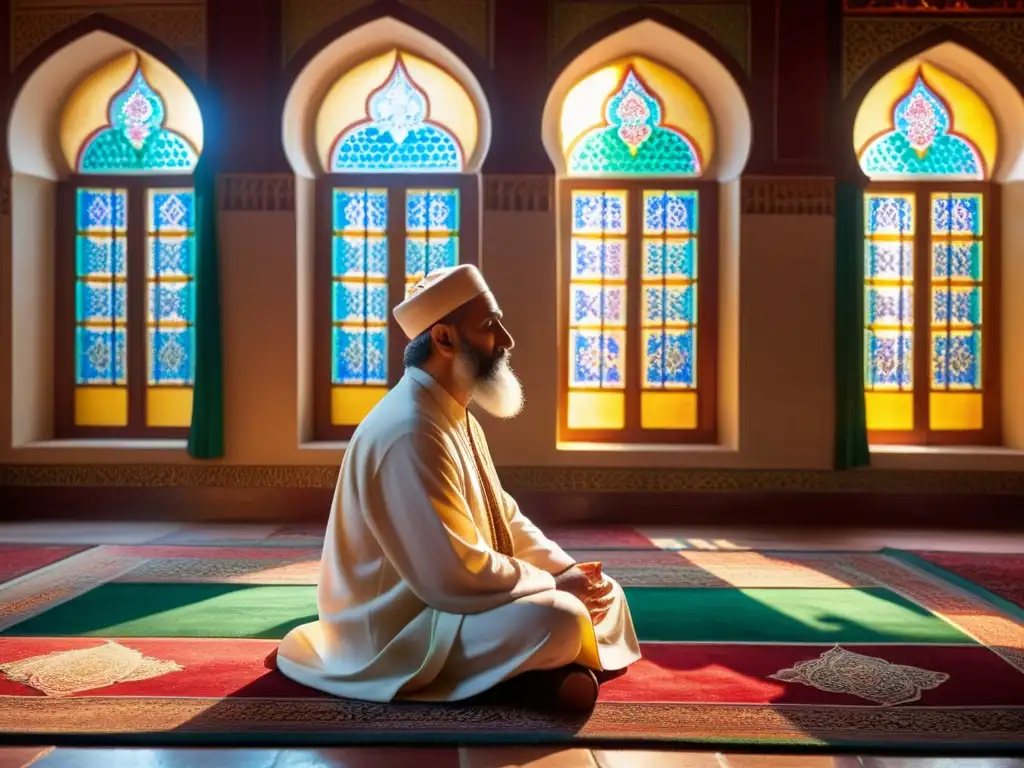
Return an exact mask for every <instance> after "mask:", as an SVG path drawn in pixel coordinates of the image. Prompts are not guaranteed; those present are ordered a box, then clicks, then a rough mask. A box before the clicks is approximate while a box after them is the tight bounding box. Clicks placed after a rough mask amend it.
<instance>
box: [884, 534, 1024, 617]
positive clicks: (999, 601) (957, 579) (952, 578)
mask: <svg viewBox="0 0 1024 768" xmlns="http://www.w3.org/2000/svg"><path fill="white" fill-rule="evenodd" d="M883 553H884V554H886V555H888V556H889V557H891V558H893V559H895V560H902V561H903V562H905V563H907V564H908V565H912V566H913V567H914V568H917V569H918V570H919V571H924V572H925V573H928V574H930V575H932V576H936V577H938V578H939V579H942V580H943V581H947V582H949V583H950V584H954V585H956V586H958V587H960V589H962V590H964V591H965V592H969V593H971V594H972V595H974V596H975V597H980V598H981V599H982V600H985V601H987V602H988V603H989V604H991V605H992V606H994V607H996V608H998V609H999V610H1000V611H1002V612H1003V613H1005V614H1007V615H1009V616H1012V617H1013V618H1015V619H1017V621H1019V622H1021V623H1022V624H1024V608H1021V607H1020V606H1019V605H1017V604H1016V603H1013V602H1010V601H1009V600H1007V599H1006V598H1005V597H1001V596H1000V595H997V594H996V593H995V592H991V591H989V590H987V589H985V587H983V586H981V585H980V584H975V583H974V582H973V581H971V580H970V579H966V578H964V577H963V576H961V575H960V574H958V573H953V572H952V571H947V570H946V569H945V568H943V567H942V566H941V565H936V564H935V563H933V562H931V561H930V560H925V559H924V558H923V557H918V556H917V555H915V554H912V553H910V552H904V551H903V550H902V549H886V550H883Z"/></svg>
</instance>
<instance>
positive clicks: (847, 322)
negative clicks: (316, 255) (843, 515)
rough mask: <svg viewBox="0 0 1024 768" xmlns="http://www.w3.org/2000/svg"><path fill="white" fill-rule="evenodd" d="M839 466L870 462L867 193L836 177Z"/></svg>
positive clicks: (850, 466) (837, 431)
mask: <svg viewBox="0 0 1024 768" xmlns="http://www.w3.org/2000/svg"><path fill="white" fill-rule="evenodd" d="M835 279H836V285H835V294H836V322H835V352H836V445H835V468H836V469H853V468H854V467H864V466H867V465H868V464H869V463H870V452H869V450H868V429H867V419H866V415H865V411H864V195H863V190H862V189H861V187H860V185H859V184H857V183H856V182H850V181H840V180H838V179H837V180H836V278H835Z"/></svg>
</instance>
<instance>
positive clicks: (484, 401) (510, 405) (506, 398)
mask: <svg viewBox="0 0 1024 768" xmlns="http://www.w3.org/2000/svg"><path fill="white" fill-rule="evenodd" d="M455 380H456V381H457V382H458V384H459V387H460V388H462V389H466V390H468V391H469V392H471V393H472V399H473V402H474V403H476V404H477V405H479V406H480V407H481V408H483V409H484V410H485V411H487V412H488V413H489V414H491V415H492V416H496V417H497V418H499V419H513V418H515V417H516V416H518V415H519V414H520V413H522V411H523V402H524V399H525V398H524V395H523V385H522V382H520V381H519V377H518V376H516V374H515V372H514V371H513V370H512V367H511V366H510V365H509V362H508V356H507V355H506V356H505V357H503V358H502V359H501V361H500V362H499V363H498V365H497V366H496V367H495V369H494V371H493V372H492V373H491V375H490V376H487V377H485V378H478V377H477V362H476V360H474V359H473V358H472V357H471V356H470V355H466V354H459V355H456V356H455Z"/></svg>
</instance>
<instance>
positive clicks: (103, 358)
mask: <svg viewBox="0 0 1024 768" xmlns="http://www.w3.org/2000/svg"><path fill="white" fill-rule="evenodd" d="M59 142H60V147H61V150H62V154H63V156H64V159H65V161H66V162H67V167H68V169H69V171H70V173H69V175H68V176H67V178H66V179H65V180H63V181H62V182H61V185H60V187H59V190H58V208H57V217H58V232H59V235H58V244H57V249H58V250H57V270H56V286H57V293H56V310H57V313H56V315H57V318H56V321H57V326H56V344H55V351H56V360H55V372H56V387H55V391H56V432H57V434H58V435H59V436H63V437H69V436H75V437H90V436H92V437H115V436H126V437H141V436H151V437H155V436H162V437H183V436H185V435H187V433H188V427H189V424H190V422H191V419H192V385H193V381H194V371H195V237H194V231H195V197H194V194H193V190H192V179H191V174H192V172H193V170H194V169H195V166H196V163H197V162H198V160H199V155H200V153H201V151H202V145H203V125H202V118H201V116H200V112H199V106H198V104H197V103H196V100H195V98H194V97H193V95H192V94H191V92H190V91H189V89H188V87H187V86H186V85H185V84H184V83H183V82H182V81H181V80H180V79H179V78H178V77H177V76H176V75H175V74H173V73H172V72H171V71H170V70H169V69H168V68H167V67H166V66H164V65H163V64H161V63H160V62H158V61H156V60H155V59H153V58H151V57H149V56H147V55H145V54H143V53H141V52H137V51H131V52H129V53H126V54H124V55H122V56H119V57H118V58H116V59H114V60H113V61H110V62H109V63H107V64H106V65H104V66H102V67H100V68H99V69H97V70H96V71H94V72H92V73H91V74H90V75H89V76H87V77H86V78H85V79H84V80H82V82H81V83H80V84H79V85H78V86H77V87H76V88H75V89H74V91H73V92H72V94H71V96H70V98H69V99H68V101H67V103H66V105H65V107H64V110H63V113H62V116H61V121H60V128H59Z"/></svg>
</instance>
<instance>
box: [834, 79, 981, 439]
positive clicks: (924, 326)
mask: <svg viewBox="0 0 1024 768" xmlns="http://www.w3.org/2000/svg"><path fill="white" fill-rule="evenodd" d="M854 133H855V137H854V142H855V148H856V150H857V155H858V158H859V160H860V164H861V168H862V169H863V171H864V173H865V174H866V175H867V176H868V177H869V178H870V179H871V183H870V185H869V186H868V189H867V191H866V192H865V196H864V233H865V243H864V256H865V260H864V272H865V286H864V297H865V303H864V308H865V318H864V325H865V332H864V339H865V350H864V354H865V382H864V386H865V397H866V406H867V421H868V430H869V433H870V438H871V441H872V442H874V443H898V444H911V445H913V444H918V445H923V444H955V443H960V444H992V443H996V442H998V441H999V439H1000V410H999V409H1000V397H999V363H998V347H999V344H998V340H997V337H998V330H999V329H998V321H999V313H998V311H997V304H998V300H999V297H998V293H999V284H998V275H999V253H998V249H997V244H996V241H995V239H994V238H993V233H994V232H995V231H996V230H997V229H998V220H997V216H998V203H997V200H996V191H997V188H995V187H994V186H992V185H991V184H990V183H989V179H990V178H991V174H992V170H993V168H994V167H995V163H996V150H997V131H996V125H995V120H994V118H993V116H992V112H991V110H990V109H989V107H988V106H987V105H986V104H985V102H984V101H983V100H982V99H981V97H980V96H979V95H978V94H976V93H975V92H974V91H973V90H971V89H970V88H969V87H968V86H966V85H965V84H964V83H961V82H960V81H958V80H956V79H955V78H953V77H952V76H951V75H949V74H947V73H946V72H943V71H942V70H940V69H938V68H937V67H935V66H933V65H931V64H928V63H925V62H908V63H907V64H904V65H902V66H901V67H898V68H897V69H895V70H893V71H892V72H890V73H889V74H888V75H886V76H885V77H884V78H882V80H880V81H879V83H878V84H876V85H875V87H874V88H873V89H872V90H871V91H870V92H869V93H868V96H867V97H866V98H865V100H864V103H863V105H862V106H861V108H860V111H859V113H858V116H857V120H856V124H855V128H854Z"/></svg>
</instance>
